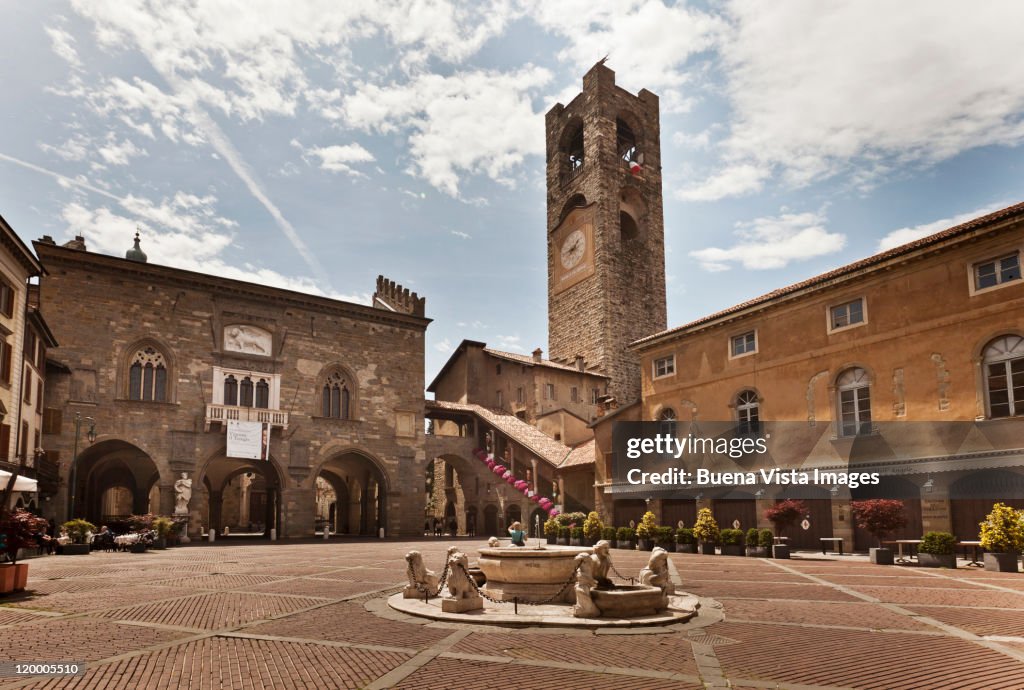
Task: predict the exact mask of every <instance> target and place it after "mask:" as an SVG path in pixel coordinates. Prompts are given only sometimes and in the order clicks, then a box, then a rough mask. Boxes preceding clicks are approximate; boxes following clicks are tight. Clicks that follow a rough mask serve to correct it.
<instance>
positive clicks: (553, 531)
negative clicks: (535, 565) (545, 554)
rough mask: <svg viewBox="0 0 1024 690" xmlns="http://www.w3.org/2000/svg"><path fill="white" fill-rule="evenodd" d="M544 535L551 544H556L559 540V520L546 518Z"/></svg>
mask: <svg viewBox="0 0 1024 690" xmlns="http://www.w3.org/2000/svg"><path fill="white" fill-rule="evenodd" d="M544 537H545V538H546V539H547V540H548V543H549V544H554V543H555V542H557V541H558V521H557V520H555V518H548V519H547V520H545V522H544Z"/></svg>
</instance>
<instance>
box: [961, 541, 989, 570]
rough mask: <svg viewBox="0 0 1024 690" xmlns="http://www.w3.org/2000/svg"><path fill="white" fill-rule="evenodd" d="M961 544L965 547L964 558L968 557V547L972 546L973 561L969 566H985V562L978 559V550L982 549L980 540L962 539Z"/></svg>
mask: <svg viewBox="0 0 1024 690" xmlns="http://www.w3.org/2000/svg"><path fill="white" fill-rule="evenodd" d="M958 544H959V546H962V547H964V558H967V547H968V546H970V547H971V562H970V563H968V564H967V566H968V567H974V568H983V567H985V564H984V563H982V562H981V561H980V560H978V556H979V555H980V554H979V553H978V551H979V550H980V549H981V542H980V541H962V542H958Z"/></svg>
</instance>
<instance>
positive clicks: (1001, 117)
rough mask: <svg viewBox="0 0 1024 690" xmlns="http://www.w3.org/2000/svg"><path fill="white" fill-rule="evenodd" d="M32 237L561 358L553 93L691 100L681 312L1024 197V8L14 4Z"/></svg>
mask: <svg viewBox="0 0 1024 690" xmlns="http://www.w3.org/2000/svg"><path fill="white" fill-rule="evenodd" d="M0 11H2V14H3V17H4V21H3V22H2V23H0V45H2V46H3V50H4V58H5V59H4V60H2V61H0V84H2V85H3V91H4V103H3V107H2V112H0V123H2V126H0V214H3V216H4V217H5V218H6V219H7V220H8V222H9V223H10V224H11V225H12V226H13V227H14V228H15V230H16V231H17V232H18V233H19V234H20V235H21V236H22V237H23V238H24V239H25V240H32V239H36V238H38V237H40V236H41V235H43V234H50V235H53V236H55V237H56V238H57V239H58V240H66V239H69V238H70V237H71V236H73V235H74V234H76V233H81V234H84V235H85V236H86V240H87V242H88V244H89V246H90V248H91V249H93V250H95V251H101V252H105V253H111V254H118V255H123V252H124V251H125V250H126V249H128V248H129V247H130V246H131V237H132V234H133V233H134V229H135V227H136V226H139V227H140V228H141V230H142V235H143V248H144V249H145V250H146V252H147V253H148V254H149V257H150V261H152V262H154V263H161V264H168V265H173V266H179V267H182V268H188V269H192V270H201V271H207V272H211V273H217V274H220V275H226V276H229V277H235V278H241V279H247V280H253V281H256V282H262V283H267V284H274V285H279V286H282V287H289V288H293V289H299V290H306V291H310V292H318V293H322V294H327V295H331V296H336V297H340V298H343V299H353V300H356V301H360V302H364V303H368V301H369V296H370V293H371V292H372V290H373V286H374V281H375V278H376V276H377V274H378V273H383V274H385V275H387V276H388V277H389V278H391V279H393V280H396V281H398V282H400V283H402V284H404V285H405V286H407V287H409V288H410V289H412V290H416V291H418V292H419V293H420V294H421V295H425V296H426V297H427V310H428V315H429V316H430V317H431V318H433V319H434V323H433V324H431V326H430V328H429V330H428V333H427V380H428V381H429V380H430V379H431V378H432V377H433V376H434V374H435V373H436V372H437V371H438V369H439V368H440V366H441V365H442V364H443V362H444V361H445V360H446V359H447V357H448V355H449V353H450V351H451V348H453V347H454V346H455V345H457V344H458V342H459V341H460V340H461V339H462V338H472V339H477V340H483V341H486V342H488V343H489V344H490V345H491V346H493V347H498V348H503V349H508V350H512V351H519V352H529V351H530V350H532V349H533V348H535V347H537V346H541V347H544V348H545V349H546V340H547V313H546V311H547V301H546V284H545V283H546V267H545V266H546V265H545V245H544V242H545V208H544V204H545V191H544V161H543V152H544V129H543V116H544V112H545V111H546V110H547V109H548V108H550V107H551V106H552V105H553V104H554V103H556V102H558V101H561V102H563V103H567V102H568V100H569V99H570V98H572V96H573V95H575V94H576V93H577V92H578V91H579V90H580V87H581V77H582V75H583V73H584V72H585V71H586V70H587V69H589V67H590V66H591V65H593V63H595V62H596V61H597V60H599V59H601V58H602V57H604V56H605V55H607V56H608V65H609V66H610V67H611V68H612V69H614V70H615V71H616V75H617V81H618V83H619V84H620V85H622V86H624V87H625V88H627V89H629V90H631V91H633V92H636V91H637V90H639V89H640V88H644V87H646V88H648V89H650V90H651V91H653V92H655V93H657V94H659V96H660V97H661V104H662V123H661V129H662V158H663V178H664V197H665V239H666V251H667V253H666V264H667V265H666V273H667V276H668V310H669V319H668V321H669V326H673V325H678V324H681V323H683V322H686V321H688V320H691V319H693V318H696V317H699V316H701V315H703V314H706V313H709V312H712V311H716V310H718V309H721V308H724V307H727V306H730V305H731V304H734V303H737V302H740V301H743V300H746V299H749V298H750V297H753V296H755V295H758V294H761V293H764V292H767V291H769V290H772V289H774V288H776V287H780V286H783V285H787V284H789V283H792V282H795V281H798V280H801V279H803V278H806V277H808V276H811V275H814V274H816V273H820V272H822V271H826V270H829V269H831V268H833V267H835V266H839V265H842V264H844V263H847V262H849V261H853V260H856V259H858V258H861V257H864V256H867V255H869V254H872V253H875V252H877V251H879V250H880V249H884V248H887V247H889V246H895V245H896V244H899V243H901V242H903V241H909V240H911V239H914V238H915V237H918V236H921V235H923V234H927V233H929V232H934V231H937V230H940V229H943V228H944V227H947V226H949V225H952V224H955V223H957V222H960V221H962V220H966V219H968V218H972V217H974V216H976V215H980V214H982V213H984V212H986V211H988V210H994V209H996V208H1000V207H1002V206H1005V205H1009V204H1011V203H1014V202H1017V201H1020V200H1021V199H1022V197H1024V193H1022V184H1021V183H1022V177H1024V159H1022V156H1021V152H1022V149H1021V141H1022V139H1024V60H1020V59H1019V52H1020V38H1019V27H1020V26H1022V25H1024V4H1021V3H1016V2H1004V3H999V2H992V3H982V4H979V5H977V6H968V5H966V4H963V3H944V2H934V1H930V2H903V3H891V2H884V3H883V2H849V3H829V4H822V3H818V2H813V1H810V0H805V1H803V2H801V1H794V2H787V3H761V2H752V1H750V0H743V1H735V2H716V3H708V4H705V3H690V4H687V3H664V2H660V1H657V0H656V1H652V2H630V1H627V0H611V1H605V0H591V1H588V2H578V1H576V0H568V1H563V2H558V3H551V2H547V3H542V2H532V1H530V0H493V1H491V2H475V3H451V2H446V1H444V0H433V1H428V0H382V1H379V2H343V3H339V2H334V1H329V0H316V1H314V0H308V1H307V0H292V1H290V2H287V3H281V2H269V1H267V2H259V1H249V2H237V1H236V2H229V1H226V0H225V1H213V0H204V1H202V2H199V1H191V2H182V1H180V0H177V1H174V2H172V1H170V0H165V1H161V0H150V1H142V0H72V1H71V2H62V1H56V0H40V1H38V2H32V3H24V2H16V1H15V0H0Z"/></svg>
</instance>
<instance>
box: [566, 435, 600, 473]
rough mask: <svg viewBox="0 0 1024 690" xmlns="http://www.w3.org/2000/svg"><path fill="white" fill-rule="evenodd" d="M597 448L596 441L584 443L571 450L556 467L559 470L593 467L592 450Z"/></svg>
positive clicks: (591, 440)
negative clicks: (583, 466)
mask: <svg viewBox="0 0 1024 690" xmlns="http://www.w3.org/2000/svg"><path fill="white" fill-rule="evenodd" d="M596 446H597V441H596V440H594V439H590V440H589V441H586V442H584V443H581V444H580V445H578V446H576V447H575V448H573V449H572V450H571V451H569V454H568V455H566V456H565V460H563V461H562V464H561V465H559V466H558V468H559V469H565V468H566V467H580V466H582V465H593V464H594V448H595V447H596Z"/></svg>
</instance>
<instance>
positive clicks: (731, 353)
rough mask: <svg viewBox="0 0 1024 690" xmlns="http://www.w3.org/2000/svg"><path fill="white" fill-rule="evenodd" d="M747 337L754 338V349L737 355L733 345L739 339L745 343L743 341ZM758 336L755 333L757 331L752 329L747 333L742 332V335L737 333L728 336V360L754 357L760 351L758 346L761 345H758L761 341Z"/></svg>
mask: <svg viewBox="0 0 1024 690" xmlns="http://www.w3.org/2000/svg"><path fill="white" fill-rule="evenodd" d="M748 335H752V336H754V349H752V350H746V351H745V352H740V353H737V352H736V349H735V348H734V347H733V345H734V343H735V342H736V341H737V340H738V339H739V338H744V343H745V342H746V340H745V339H746V337H747V336H748ZM758 335H759V334H758V332H757V329H756V328H753V329H751V330H749V331H744V332H742V333H737V334H736V335H733V336H729V359H741V358H743V357H749V356H750V355H756V354H757V352H758V350H759V349H760V345H761V343H760V340H761V339H760V338H759V337H758Z"/></svg>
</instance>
